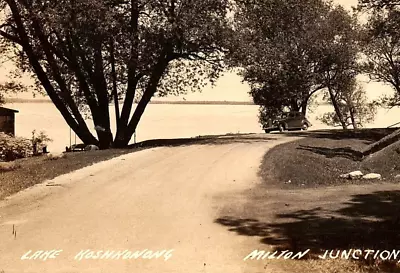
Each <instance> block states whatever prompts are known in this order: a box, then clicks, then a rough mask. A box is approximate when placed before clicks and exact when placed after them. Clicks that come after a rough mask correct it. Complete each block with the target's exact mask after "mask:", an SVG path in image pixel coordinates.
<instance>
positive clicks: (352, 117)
mask: <svg viewBox="0 0 400 273" xmlns="http://www.w3.org/2000/svg"><path fill="white" fill-rule="evenodd" d="M349 112H350V119H351V123H352V125H353V128H354V129H355V130H357V129H358V124H357V120H356V113H355V111H354V107H353V105H350V110H349Z"/></svg>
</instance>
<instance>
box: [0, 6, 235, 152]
mask: <svg viewBox="0 0 400 273" xmlns="http://www.w3.org/2000/svg"><path fill="white" fill-rule="evenodd" d="M229 5H230V3H229V1H228V0H204V1H192V0H146V1H144V0H61V1H53V0H1V1H0V9H1V11H2V14H4V16H3V17H4V20H3V24H2V25H1V28H0V35H1V37H2V39H1V41H0V45H1V48H2V51H3V52H6V53H7V54H9V55H12V56H15V58H14V61H15V63H16V64H17V66H18V68H19V69H20V70H21V71H27V72H30V73H31V74H32V75H33V77H34V79H35V81H36V83H37V84H36V86H37V88H38V90H41V91H43V92H45V93H46V94H47V95H48V96H49V97H50V98H51V100H52V101H53V103H54V104H55V106H56V107H57V109H58V110H59V111H60V113H61V114H62V115H63V117H64V119H65V120H66V122H67V123H68V124H69V126H70V127H71V128H72V129H73V130H74V131H75V132H76V133H77V135H78V136H79V137H80V139H81V140H82V141H84V142H85V143H86V144H97V145H100V147H101V148H108V147H109V146H110V145H111V144H112V145H114V146H117V147H121V146H126V145H127V144H128V143H129V141H130V139H131V137H132V134H133V133H134V132H135V130H136V127H137V125H138V123H139V120H140V118H141V116H142V114H143V112H144V111H145V108H146V106H147V104H148V103H149V101H150V100H151V98H152V97H153V96H155V95H157V94H158V95H160V96H165V95H169V94H180V93H182V92H187V90H198V89H199V88H200V87H201V86H202V84H203V83H204V82H205V79H207V78H211V79H215V78H216V77H217V76H218V75H219V73H220V72H221V67H222V63H221V59H222V57H223V55H224V52H225V48H226V45H225V44H226V41H227V40H228V39H227V36H228V35H230V33H231V31H230V29H229V20H228V16H227V13H228V11H229ZM120 99H123V107H122V109H119V103H118V100H120ZM135 100H136V101H137V102H138V104H137V106H136V108H135V107H133V103H134V101H135ZM111 101H114V103H115V110H116V111H115V112H116V122H117V132H115V137H113V134H112V132H111V130H110V118H111V117H110V113H109V103H110V102H111ZM84 113H89V115H90V116H91V117H92V119H93V122H94V124H95V126H96V128H97V137H95V136H93V135H92V134H91V133H90V130H89V129H88V127H87V124H86V123H85V121H84V118H83V115H84Z"/></svg>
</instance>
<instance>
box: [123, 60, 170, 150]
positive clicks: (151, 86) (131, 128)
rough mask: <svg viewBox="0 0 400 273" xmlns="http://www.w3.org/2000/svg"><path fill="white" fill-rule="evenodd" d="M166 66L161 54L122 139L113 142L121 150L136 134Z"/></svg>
mask: <svg viewBox="0 0 400 273" xmlns="http://www.w3.org/2000/svg"><path fill="white" fill-rule="evenodd" d="M167 66H168V58H167V57H166V56H165V54H161V56H160V58H159V61H158V63H157V64H156V66H155V67H154V70H153V73H152V75H151V77H150V79H149V83H148V84H147V87H146V90H145V92H144V94H143V96H142V99H141V100H140V101H139V103H138V105H137V107H136V109H135V112H134V113H133V116H132V118H131V120H130V122H129V124H128V126H127V127H126V129H125V130H124V134H123V137H122V138H121V137H120V138H117V139H116V142H115V145H116V147H119V148H122V147H125V146H127V145H128V144H129V142H130V140H131V138H132V135H133V134H134V133H135V132H136V128H137V126H138V124H139V121H140V118H141V117H142V115H143V113H144V111H145V109H146V107H147V105H148V104H149V102H150V100H151V98H152V97H153V96H154V94H155V93H156V91H157V86H158V83H159V81H160V79H161V77H162V75H163V74H164V72H165V69H166V68H167ZM118 133H119V132H118Z"/></svg>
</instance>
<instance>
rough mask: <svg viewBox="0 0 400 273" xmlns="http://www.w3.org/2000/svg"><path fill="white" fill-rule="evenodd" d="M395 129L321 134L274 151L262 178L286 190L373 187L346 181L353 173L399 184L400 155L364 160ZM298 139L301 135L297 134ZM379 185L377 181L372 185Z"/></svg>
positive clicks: (266, 159) (387, 153) (311, 134)
mask: <svg viewBox="0 0 400 273" xmlns="http://www.w3.org/2000/svg"><path fill="white" fill-rule="evenodd" d="M394 130H395V129H364V130H358V131H342V130H332V131H320V132H309V133H305V134H303V136H305V138H303V139H301V140H298V141H295V142H291V143H288V144H283V145H280V146H277V147H275V148H273V149H271V150H270V151H269V152H268V153H267V154H266V155H265V157H264V160H263V163H262V165H261V169H260V175H261V177H262V178H263V179H264V181H268V184H269V185H271V184H273V185H275V186H278V187H279V188H284V189H295V188H313V187H323V186H335V185H336V186H340V185H343V184H349V183H352V184H365V183H370V182H366V181H360V180H343V179H341V178H340V177H339V176H340V175H341V174H345V173H348V172H352V171H358V170H360V171H362V172H363V173H379V174H382V176H383V180H384V181H386V182H390V181H391V182H396V181H397V182H400V179H396V178H395V176H396V175H399V174H400V154H398V153H396V152H395V151H392V148H391V147H388V149H385V150H383V151H381V152H379V153H377V154H374V155H372V156H369V157H366V158H365V159H364V160H361V152H362V151H363V150H364V149H365V148H366V147H368V146H369V145H371V144H372V143H374V142H376V141H378V140H380V139H382V138H384V137H385V136H387V135H388V134H390V133H392V132H393V131H394ZM297 135H298V134H297ZM372 183H376V181H374V182H372Z"/></svg>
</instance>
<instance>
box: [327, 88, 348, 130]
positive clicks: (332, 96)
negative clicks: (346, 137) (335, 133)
mask: <svg viewBox="0 0 400 273" xmlns="http://www.w3.org/2000/svg"><path fill="white" fill-rule="evenodd" d="M328 91H329V95H330V97H331V101H332V105H333V108H334V109H335V112H336V115H337V116H338V118H339V122H340V124H341V125H342V127H343V129H344V130H347V124H346V121H345V120H344V117H343V114H342V111H341V109H340V107H339V104H338V102H337V100H336V96H335V94H334V91H333V90H332V88H331V87H330V86H328Z"/></svg>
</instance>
